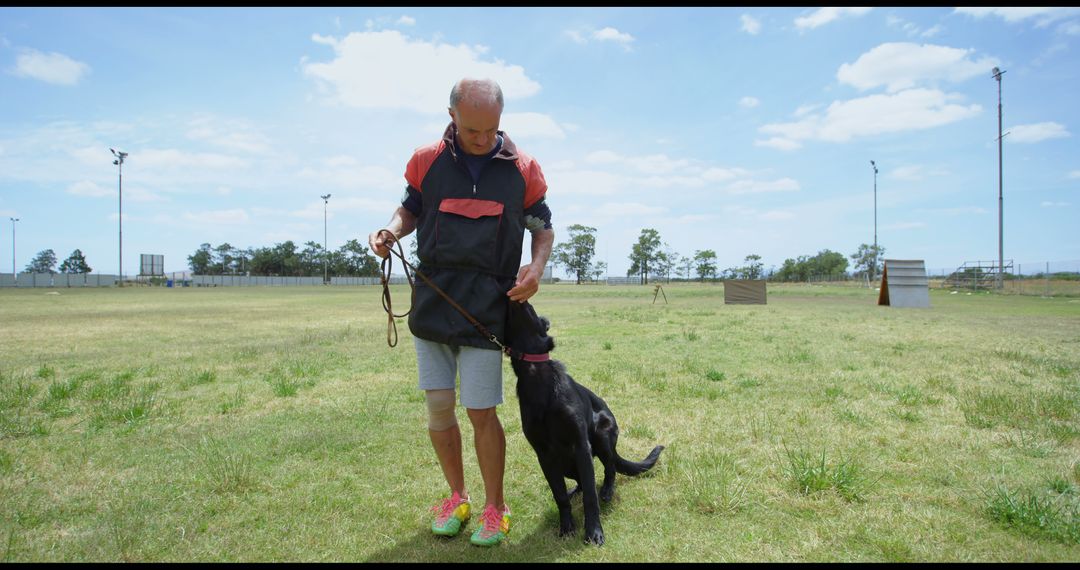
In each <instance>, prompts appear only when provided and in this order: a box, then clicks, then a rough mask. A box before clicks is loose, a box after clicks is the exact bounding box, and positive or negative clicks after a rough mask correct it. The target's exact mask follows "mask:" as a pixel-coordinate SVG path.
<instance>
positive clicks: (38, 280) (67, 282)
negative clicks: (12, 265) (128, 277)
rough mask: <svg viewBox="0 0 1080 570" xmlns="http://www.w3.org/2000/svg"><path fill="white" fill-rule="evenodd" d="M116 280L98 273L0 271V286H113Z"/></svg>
mask: <svg viewBox="0 0 1080 570" xmlns="http://www.w3.org/2000/svg"><path fill="white" fill-rule="evenodd" d="M118 280H119V277H118V276H116V275H105V274H99V273H19V274H18V276H15V275H12V274H11V273H0V287H115V286H116V282H117V281H118Z"/></svg>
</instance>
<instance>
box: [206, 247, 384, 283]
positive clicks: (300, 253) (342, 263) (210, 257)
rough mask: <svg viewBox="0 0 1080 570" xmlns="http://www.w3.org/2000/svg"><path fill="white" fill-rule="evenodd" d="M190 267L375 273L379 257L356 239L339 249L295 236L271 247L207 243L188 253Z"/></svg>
mask: <svg viewBox="0 0 1080 570" xmlns="http://www.w3.org/2000/svg"><path fill="white" fill-rule="evenodd" d="M188 267H189V268H190V269H191V272H192V273H194V274H196V275H255V276H265V277H281V276H284V277H303V276H309V275H320V274H322V273H323V272H324V271H325V272H326V274H327V275H333V276H337V277H375V276H378V275H379V261H378V259H376V257H375V256H374V255H372V254H371V253H370V250H369V249H368V246H367V244H366V243H363V244H361V243H360V242H359V241H357V240H355V239H351V240H349V241H347V242H345V245H343V246H341V247H340V248H338V249H337V250H335V251H330V252H327V251H326V250H325V249H323V246H322V245H320V244H318V243H315V242H313V241H309V242H307V243H305V244H304V247H303V249H300V248H299V247H297V245H296V244H295V243H293V242H292V241H291V240H289V241H286V242H283V243H278V244H274V245H273V246H270V247H259V248H252V247H249V248H246V249H240V248H236V247H233V246H232V245H230V244H229V243H227V242H226V243H223V244H221V245H219V246H217V247H212V246H211V245H210V244H209V243H204V244H202V245H200V246H199V249H197V250H195V253H193V254H191V255H189V256H188Z"/></svg>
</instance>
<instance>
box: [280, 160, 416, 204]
mask: <svg viewBox="0 0 1080 570" xmlns="http://www.w3.org/2000/svg"><path fill="white" fill-rule="evenodd" d="M297 176H298V177H299V178H301V179H302V180H310V181H313V182H314V186H320V187H326V188H335V189H340V190H356V189H357V188H396V187H399V186H402V183H403V182H404V179H403V178H402V177H401V176H402V175H401V172H400V171H392V170H390V169H388V168H385V167H383V166H363V165H360V164H357V163H356V161H353V160H349V159H347V158H343V157H332V158H328V159H326V160H324V161H323V162H322V164H321V165H317V166H315V167H310V166H305V167H303V168H301V169H300V171H299V172H297ZM390 210H393V208H390ZM388 211H389V210H388Z"/></svg>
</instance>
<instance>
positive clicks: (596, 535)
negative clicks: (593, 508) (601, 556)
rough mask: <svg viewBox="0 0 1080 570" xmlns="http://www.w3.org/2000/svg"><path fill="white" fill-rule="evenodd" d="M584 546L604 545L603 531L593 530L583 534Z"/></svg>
mask: <svg viewBox="0 0 1080 570" xmlns="http://www.w3.org/2000/svg"><path fill="white" fill-rule="evenodd" d="M585 544H595V545H596V546H603V545H604V529H601V528H595V529H593V530H591V531H588V532H586V533H585Z"/></svg>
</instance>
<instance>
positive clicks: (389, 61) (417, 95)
mask: <svg viewBox="0 0 1080 570" xmlns="http://www.w3.org/2000/svg"><path fill="white" fill-rule="evenodd" d="M312 41H314V42H315V43H318V44H324V45H328V46H331V47H332V48H333V49H334V59H332V60H330V61H329V62H315V63H309V62H305V63H303V64H302V66H301V67H302V69H303V72H304V74H305V75H308V76H310V77H312V78H314V79H315V80H316V82H317V83H318V85H319V86H320V88H322V89H323V90H324V91H325V92H326V94H327V95H328V96H329V98H330V99H331V100H332V101H336V102H338V103H341V104H343V105H347V106H351V107H360V108H368V109H409V110H414V111H419V112H422V113H433V114H442V113H445V112H446V105H447V99H448V97H449V95H450V88H451V87H452V86H453V85H454V83H456V82H457V81H458V80H459V79H461V78H462V77H467V76H468V77H489V78H491V79H494V80H495V81H497V82H498V83H499V86H500V87H502V91H503V96H504V97H505V98H507V99H518V98H524V97H529V96H531V95H534V94H536V93H537V92H538V91H540V84H539V83H537V82H535V81H533V80H532V79H529V78H528V76H526V75H525V69H524V68H523V67H521V66H519V65H511V64H507V63H506V62H504V61H502V60H500V59H497V58H490V59H489V58H486V57H485V54H486V53H487V52H488V48H486V47H484V46H479V45H474V46H469V45H465V44H458V45H451V44H447V43H442V42H439V41H437V40H435V41H431V42H428V41H424V40H417V39H412V38H410V37H408V36H405V35H403V34H401V33H400V32H398V31H396V30H387V31H370V32H353V33H350V34H349V35H347V36H345V37H344V38H342V39H340V40H339V39H336V38H334V37H326V36H320V35H318V34H315V35H313V36H312Z"/></svg>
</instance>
